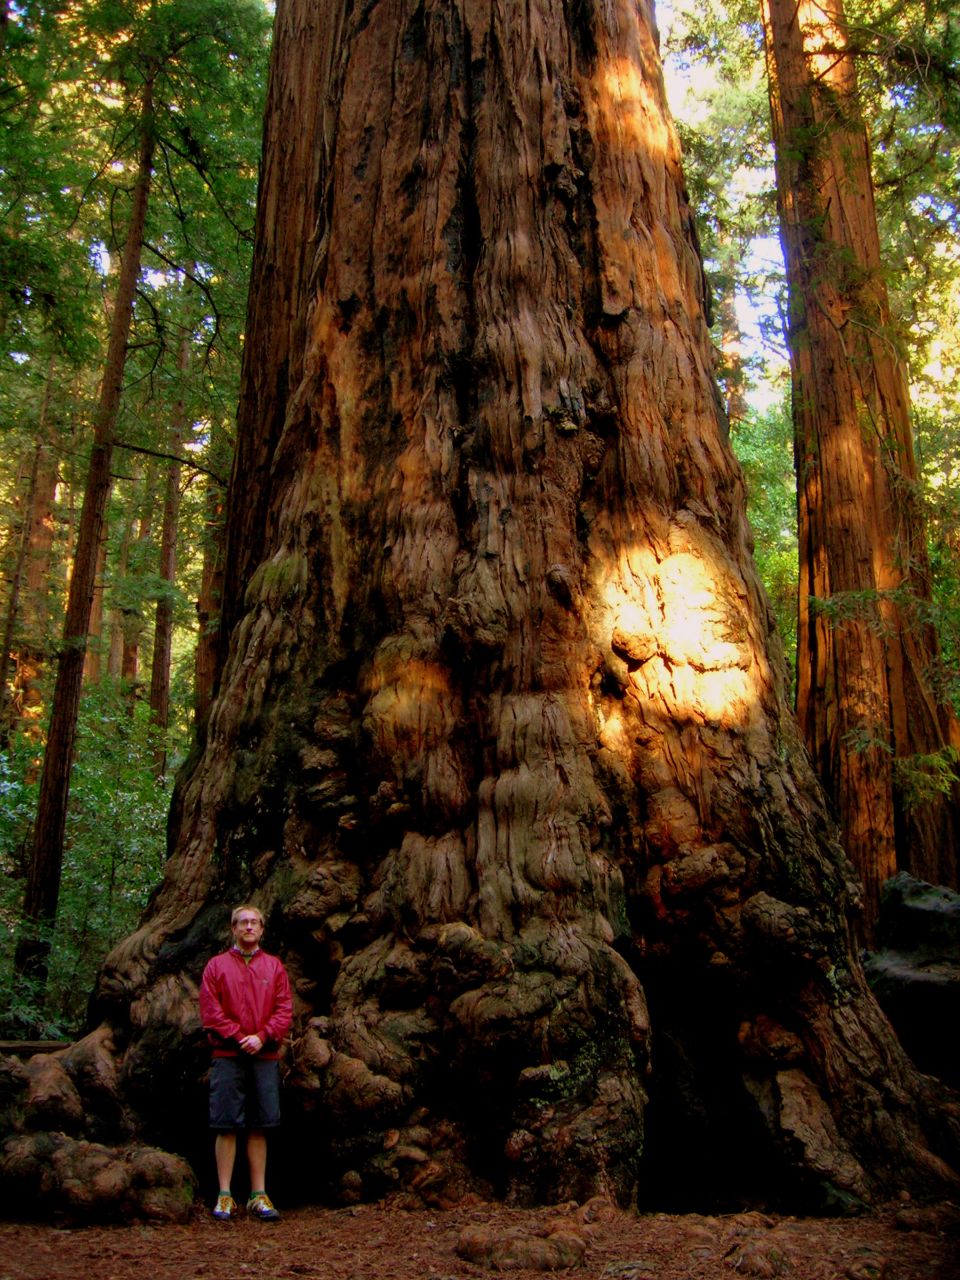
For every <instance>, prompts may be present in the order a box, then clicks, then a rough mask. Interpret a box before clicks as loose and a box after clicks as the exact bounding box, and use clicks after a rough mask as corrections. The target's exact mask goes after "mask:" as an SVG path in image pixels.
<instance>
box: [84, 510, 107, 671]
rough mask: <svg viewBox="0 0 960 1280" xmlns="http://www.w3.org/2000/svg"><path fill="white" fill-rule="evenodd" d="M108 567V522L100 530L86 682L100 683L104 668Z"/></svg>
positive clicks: (91, 606)
mask: <svg viewBox="0 0 960 1280" xmlns="http://www.w3.org/2000/svg"><path fill="white" fill-rule="evenodd" d="M106 569H107V522H106V519H104V522H103V527H102V529H101V530H100V547H99V549H98V551H97V570H96V575H95V577H94V584H93V600H92V602H91V605H90V623H89V626H88V627H87V652H86V654H85V656H84V660H83V682H84V684H99V682H100V676H101V672H102V670H103V598H104V594H105V589H106V583H105V580H104V575H105V574H106Z"/></svg>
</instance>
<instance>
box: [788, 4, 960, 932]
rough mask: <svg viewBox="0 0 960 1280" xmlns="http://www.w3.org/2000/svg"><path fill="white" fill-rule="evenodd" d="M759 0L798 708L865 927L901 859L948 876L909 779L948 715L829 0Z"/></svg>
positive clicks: (840, 33) (860, 129)
mask: <svg viewBox="0 0 960 1280" xmlns="http://www.w3.org/2000/svg"><path fill="white" fill-rule="evenodd" d="M764 10H765V27H766V45H767V64H768V69H769V83H770V94H771V97H770V101H771V116H772V121H773V134H774V141H775V144H776V149H777V191H778V199H779V203H780V223H781V231H782V239H783V244H784V252H785V258H786V263H787V281H788V286H789V293H790V299H789V301H790V315H789V333H788V341H789V346H790V359H791V371H792V378H793V416H794V427H795V438H796V460H797V481H798V511H799V521H798V524H799V530H798V532H799V544H800V601H799V606H800V607H799V620H798V628H797V713H798V717H799V720H800V724H801V727H802V730H803V734H804V737H805V740H806V743H807V748H808V750H809V752H810V755H811V758H812V759H813V762H814V765H815V767H816V769H817V772H818V774H819V776H820V779H821V781H822V782H823V785H824V787H825V788H826V791H827V793H828V795H829V796H830V798H831V800H832V801H833V803H834V805H835V806H836V811H837V813H838V814H839V818H840V824H841V830H842V835H843V842H844V847H845V849H846V851H847V853H848V855H849V857H850V859H851V861H852V862H853V864H854V866H855V867H856V869H857V872H858V874H859V875H860V876H861V878H862V880H863V882H864V888H865V896H864V935H865V937H866V939H867V940H868V941H869V940H870V939H872V937H873V935H874V929H875V925H876V920H877V913H878V910H879V902H880V886H881V885H882V884H883V882H884V881H885V880H886V879H888V878H889V877H890V876H892V875H893V874H894V872H895V871H896V870H897V869H898V868H902V869H906V870H909V871H910V872H911V873H912V874H913V875H915V876H917V877H918V878H920V879H925V880H930V881H933V882H934V883H939V884H945V885H952V886H954V887H956V885H957V875H958V865H957V858H958V852H960V785H958V784H956V783H955V784H954V786H953V788H952V790H951V791H950V792H949V793H947V794H940V795H938V796H936V797H935V798H933V799H928V800H925V801H924V802H921V803H917V802H916V801H917V795H916V793H917V792H918V791H920V790H921V788H919V787H917V786H916V783H917V782H918V781H919V782H922V781H923V778H922V774H923V770H924V767H925V766H924V757H930V756H938V755H939V756H940V757H941V759H943V758H944V752H945V749H947V750H948V749H949V748H950V747H951V746H954V747H955V746H958V745H960V731H958V727H957V723H956V721H955V719H954V717H953V715H952V713H951V711H950V709H949V707H948V705H947V703H946V701H945V700H944V699H942V698H941V697H940V696H938V692H937V672H938V667H939V665H940V663H941V659H940V651H939V646H938V641H937V636H936V634H935V632H934V629H933V627H932V625H931V624H930V622H929V609H928V607H927V606H928V604H929V600H930V576H929V564H928V559H927V550H926V540H925V532H924V520H923V513H922V509H921V507H920V502H919V495H918V488H919V483H918V474H917V468H916V464H915V460H914V454H913V440H912V434H911V426H910V408H909V395H908V391H907V385H906V379H905V375H904V370H903V364H902V360H901V358H900V355H899V352H898V350H897V345H896V339H895V335H894V334H893V333H892V331H891V321H890V308H889V303H888V298H887V288H886V283H885V280H884V276H883V270H882V267H881V262H880V244H879V237H878V232H877V220H876V210H875V207H874V199H873V185H872V179H871V172H870V153H869V141H868V138H867V132H866V127H865V125H864V122H863V120H862V117H861V115H860V110H859V101H858V93H857V81H856V68H855V65H854V61H853V58H852V56H851V55H850V54H849V53H848V51H847V39H846V27H845V19H844V14H843V7H842V3H840V0H834V2H833V3H830V4H827V5H823V4H813V3H801V4H799V5H796V4H792V3H787V2H786V0H767V2H766V3H765V6H764ZM911 783H912V784H913V785H911Z"/></svg>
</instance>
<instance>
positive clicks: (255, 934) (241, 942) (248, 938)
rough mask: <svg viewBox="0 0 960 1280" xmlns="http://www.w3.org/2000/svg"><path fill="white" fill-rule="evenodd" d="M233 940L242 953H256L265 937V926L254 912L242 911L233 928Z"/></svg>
mask: <svg viewBox="0 0 960 1280" xmlns="http://www.w3.org/2000/svg"><path fill="white" fill-rule="evenodd" d="M231 929H232V932H233V938H234V941H235V942H236V944H237V946H238V947H239V948H240V950H241V951H254V950H255V949H256V948H257V947H259V945H260V939H261V938H262V937H263V925H262V924H261V923H260V918H259V916H257V915H255V914H254V912H252V911H241V912H240V914H239V916H237V918H236V920H235V921H234V922H233V925H232V926H231Z"/></svg>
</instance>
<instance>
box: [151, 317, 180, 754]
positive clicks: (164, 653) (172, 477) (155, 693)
mask: <svg viewBox="0 0 960 1280" xmlns="http://www.w3.org/2000/svg"><path fill="white" fill-rule="evenodd" d="M177 365H178V369H179V372H180V376H181V379H182V378H183V377H184V375H185V374H186V372H187V370H188V369H189V368H190V342H189V339H188V338H187V337H184V338H183V339H182V340H181V343H180V353H179V357H178V362H177ZM185 427H186V409H185V407H184V402H183V399H182V398H181V399H180V400H179V401H178V402H177V405H176V407H175V409H174V420H173V422H172V423H171V428H170V438H169V442H168V445H169V450H170V453H171V454H172V455H173V457H174V458H177V457H179V456H180V446H181V444H182V442H183V434H184V429H185ZM180 471H181V467H180V464H179V462H174V461H172V460H171V461H169V462H168V463H167V475H166V484H165V487H164V495H163V519H162V523H161V528H160V559H159V564H158V566H157V572H158V576H159V578H160V580H161V581H162V582H165V583H166V584H167V585H168V587H169V589H170V592H171V593H172V591H173V586H174V583H175V581H176V570H177V530H178V523H179V518H180ZM172 651H173V597H172V594H168V595H164V596H161V597H160V598H159V599H158V600H157V609H156V617H155V620H154V630H153V658H152V661H151V665H150V713H151V716H152V717H153V722H154V724H156V726H157V728H158V729H159V730H160V733H161V737H160V741H159V743H158V745H157V759H156V767H157V771H158V773H161V774H162V773H164V772H165V770H166V758H167V753H166V730H167V725H168V723H169V720H170V658H171V654H172Z"/></svg>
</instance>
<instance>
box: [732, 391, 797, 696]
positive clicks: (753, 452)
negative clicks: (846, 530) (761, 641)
mask: <svg viewBox="0 0 960 1280" xmlns="http://www.w3.org/2000/svg"><path fill="white" fill-rule="evenodd" d="M732 444H733V449H734V452H735V453H736V455H737V458H738V459H739V461H740V465H741V466H742V467H743V472H744V477H745V479H746V482H747V515H748V517H749V520H750V526H751V528H752V529H753V534H754V542H755V550H754V556H755V559H756V562H757V568H758V570H759V572H760V577H761V580H762V582H763V585H764V586H765V587H766V590H767V594H768V595H769V597H770V601H771V604H772V605H773V612H774V616H775V617H776V620H777V628H778V630H779V632H780V636H781V639H782V640H783V646H784V652H785V655H786V658H787V668H788V670H789V671H791V672H792V670H793V667H794V661H795V657H796V648H797V496H796V495H797V482H796V478H795V476H794V470H793V425H792V422H791V419H790V410H789V406H788V404H787V403H786V402H785V401H781V403H780V404H779V405H775V406H774V407H773V408H771V409H768V410H767V411H766V412H765V413H757V412H755V411H754V412H751V413H750V414H748V416H747V417H746V418H745V419H744V421H743V422H741V423H739V424H738V426H737V429H736V431H735V432H734V433H733V438H732Z"/></svg>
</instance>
